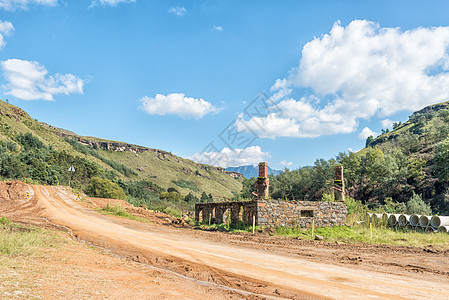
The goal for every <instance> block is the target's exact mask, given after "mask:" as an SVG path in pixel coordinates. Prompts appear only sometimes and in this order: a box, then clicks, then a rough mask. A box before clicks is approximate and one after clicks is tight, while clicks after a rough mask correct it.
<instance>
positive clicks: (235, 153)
mask: <svg viewBox="0 0 449 300" xmlns="http://www.w3.org/2000/svg"><path fill="white" fill-rule="evenodd" d="M190 158H191V159H192V160H194V161H196V162H199V163H203V164H213V165H215V166H219V167H223V168H227V167H238V166H246V165H257V164H258V163H259V162H261V161H265V160H267V159H269V158H271V155H270V154H269V153H268V152H263V151H262V148H260V146H251V147H247V148H244V149H234V150H231V149H229V148H223V149H222V150H221V151H220V152H200V153H195V154H194V155H192V156H191V157H190Z"/></svg>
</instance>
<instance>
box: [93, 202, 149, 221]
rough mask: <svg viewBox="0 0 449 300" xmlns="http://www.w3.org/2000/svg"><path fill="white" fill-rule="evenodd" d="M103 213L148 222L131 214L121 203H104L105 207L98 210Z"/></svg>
mask: <svg viewBox="0 0 449 300" xmlns="http://www.w3.org/2000/svg"><path fill="white" fill-rule="evenodd" d="M98 211H99V212H100V213H102V214H103V215H114V216H118V217H122V218H126V219H130V220H134V221H139V222H144V223H148V221H147V220H146V219H144V218H139V217H136V216H133V215H132V214H130V213H128V212H127V211H126V210H125V209H124V208H123V207H122V206H121V205H114V206H111V205H110V204H109V202H108V203H107V204H106V207H105V208H101V209H99V210H98Z"/></svg>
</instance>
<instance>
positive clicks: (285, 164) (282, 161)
mask: <svg viewBox="0 0 449 300" xmlns="http://www.w3.org/2000/svg"><path fill="white" fill-rule="evenodd" d="M280 163H281V165H283V166H284V167H291V165H293V162H291V161H286V160H281V162H280Z"/></svg>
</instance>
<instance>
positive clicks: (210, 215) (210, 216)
mask: <svg viewBox="0 0 449 300" xmlns="http://www.w3.org/2000/svg"><path fill="white" fill-rule="evenodd" d="M211 218H212V214H211V213H209V226H210V219H211Z"/></svg>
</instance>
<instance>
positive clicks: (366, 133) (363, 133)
mask: <svg viewBox="0 0 449 300" xmlns="http://www.w3.org/2000/svg"><path fill="white" fill-rule="evenodd" d="M370 135H372V136H373V137H377V136H378V135H379V134H378V133H376V132H374V131H372V130H371V129H369V128H368V127H365V128H363V129H362V131H361V132H360V134H359V139H361V140H366V138H367V137H369V136H370Z"/></svg>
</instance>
